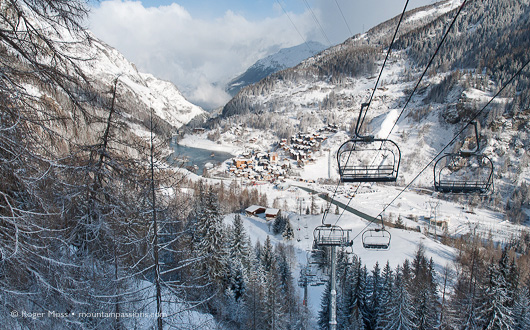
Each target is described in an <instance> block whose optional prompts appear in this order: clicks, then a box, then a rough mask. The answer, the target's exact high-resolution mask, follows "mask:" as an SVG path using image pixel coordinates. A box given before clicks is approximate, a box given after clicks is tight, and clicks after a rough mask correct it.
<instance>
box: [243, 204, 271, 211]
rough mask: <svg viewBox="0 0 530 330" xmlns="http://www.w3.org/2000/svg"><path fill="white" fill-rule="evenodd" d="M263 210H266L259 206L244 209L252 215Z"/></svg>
mask: <svg viewBox="0 0 530 330" xmlns="http://www.w3.org/2000/svg"><path fill="white" fill-rule="evenodd" d="M263 209H266V208H265V207H263V206H259V205H251V206H249V207H247V208H246V209H245V211H246V212H249V213H254V212H256V211H259V210H263Z"/></svg>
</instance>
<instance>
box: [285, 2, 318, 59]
mask: <svg viewBox="0 0 530 330" xmlns="http://www.w3.org/2000/svg"><path fill="white" fill-rule="evenodd" d="M276 2H277V3H278V4H279V5H280V7H281V8H282V10H283V12H284V13H285V16H287V18H288V19H289V21H290V22H291V24H292V25H293V27H294V29H295V30H296V32H297V33H298V35H299V36H300V38H302V40H303V41H304V44H305V45H306V47H307V49H309V51H310V52H311V53H313V49H311V47H310V46H309V44H308V43H307V41H306V40H305V38H304V36H303V35H302V34H301V33H300V30H298V28H297V27H296V24H294V22H293V20H292V19H291V16H289V14H288V13H287V11H286V10H285V8H284V7H283V6H282V4H281V3H280V0H276Z"/></svg>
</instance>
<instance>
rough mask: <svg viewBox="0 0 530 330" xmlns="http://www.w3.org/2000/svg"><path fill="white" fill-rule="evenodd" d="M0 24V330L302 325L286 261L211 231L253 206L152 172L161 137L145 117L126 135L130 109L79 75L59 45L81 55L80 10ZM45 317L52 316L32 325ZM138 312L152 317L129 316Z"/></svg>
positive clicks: (283, 251) (45, 4) (6, 7)
mask: <svg viewBox="0 0 530 330" xmlns="http://www.w3.org/2000/svg"><path fill="white" fill-rule="evenodd" d="M0 13H1V15H0V114H1V115H0V132H1V133H0V134H1V138H0V174H1V175H2V178H3V180H2V181H1V182H0V297H1V299H2V304H1V307H0V320H1V322H2V327H3V328H6V329H21V328H25V329H132V328H153V327H156V328H157V329H162V328H164V329H166V328H168V327H171V328H180V329H189V327H190V326H199V325H200V324H201V322H204V326H208V327H212V328H213V327H216V326H217V324H223V323H225V322H226V323H227V324H231V325H227V326H226V327H227V328H229V327H235V326H234V325H238V327H243V326H245V327H254V328H256V326H257V324H260V325H259V326H260V327H261V328H263V327H268V324H269V322H273V323H274V324H299V323H300V322H302V321H301V320H302V317H301V312H300V310H301V309H300V308H299V306H298V305H299V303H298V301H297V300H295V296H294V290H293V286H292V282H293V281H292V274H291V270H290V266H289V265H290V264H291V263H290V260H289V258H292V256H291V254H292V252H290V251H289V249H288V248H287V247H285V246H281V245H280V246H276V247H273V246H272V245H271V244H270V241H266V242H261V244H262V245H258V246H255V247H254V246H250V243H249V239H248V237H247V236H246V234H245V233H244V231H243V229H242V226H241V219H240V218H236V219H235V220H234V224H233V225H231V226H226V225H225V224H224V223H222V221H221V220H222V218H223V217H222V216H221V214H222V213H221V212H232V211H234V210H240V209H241V207H242V205H245V206H247V205H248V204H247V203H249V202H251V201H252V202H255V203H258V199H260V198H261V202H264V200H263V199H264V198H265V197H264V196H259V194H258V193H257V192H256V191H248V190H246V189H241V188H240V187H238V186H237V185H236V186H232V187H227V191H226V197H223V193H222V192H220V188H218V189H216V190H215V192H214V191H213V190H212V188H210V187H208V186H207V185H202V183H197V184H195V183H192V182H188V181H187V180H184V178H183V177H182V175H181V174H179V171H178V170H175V169H172V168H169V167H168V166H166V165H164V164H163V163H162V162H159V161H157V160H158V159H162V157H163V155H164V154H163V152H165V150H166V148H167V136H166V132H167V125H168V124H167V123H165V122H162V121H160V119H159V118H157V117H156V116H154V115H153V114H152V113H151V114H150V115H149V113H150V112H149V110H145V109H144V110H143V111H144V113H145V114H146V115H145V116H144V117H141V118H138V119H137V120H138V121H139V122H143V124H144V126H145V127H148V128H149V130H150V132H151V134H150V135H151V137H150V138H148V139H141V138H138V137H136V136H135V135H134V134H131V132H130V131H128V128H127V126H126V125H124V124H123V121H122V119H123V117H124V112H125V107H127V111H130V110H131V108H133V107H135V106H136V107H138V105H134V104H131V103H130V101H126V100H123V99H122V98H120V97H119V96H118V95H117V92H116V89H117V86H118V84H119V82H118V79H115V80H114V81H112V83H111V84H110V85H105V84H103V83H101V82H97V81H90V80H89V79H88V78H87V77H86V76H85V75H84V74H83V72H82V70H80V68H79V67H78V65H77V64H78V61H79V60H80V59H79V58H78V57H77V56H76V55H75V54H74V55H72V54H71V52H70V51H69V50H70V49H69V48H68V47H67V45H66V44H64V43H63V42H62V40H61V38H62V37H64V33H65V32H67V33H69V34H70V35H71V36H72V38H71V39H72V40H75V41H72V42H80V43H86V44H89V43H90V37H89V35H88V34H87V33H86V32H85V30H83V27H82V25H81V22H82V20H83V19H84V17H85V16H86V14H87V11H86V7H85V3H84V2H83V1H71V0H59V1H44V0H32V1H3V2H1V3H0ZM185 191H187V192H188V193H183V192H185ZM175 192H178V193H175ZM235 194H237V198H235V197H234V196H235ZM228 198H230V202H227V199H228ZM220 200H221V202H222V206H221V204H220ZM265 204H267V203H266V201H265ZM283 302H289V303H288V304H284V303H283ZM47 311H53V312H54V313H56V315H59V316H57V317H55V316H54V317H50V316H49V315H44V316H43V317H39V315H38V314H31V313H39V312H44V313H45V314H46V312H47ZM236 311H237V313H236ZM192 312H193V313H192ZM28 313H29V314H28ZM80 313H85V316H81V315H80ZM91 313H102V314H105V315H110V316H109V317H101V315H100V316H98V315H93V314H91ZM135 313H136V314H135ZM138 313H145V314H146V315H150V316H148V317H145V318H141V317H140V318H138V317H136V318H135V317H127V315H137V314H138ZM197 313H199V314H197ZM201 313H202V314H201ZM86 314H88V316H86ZM119 315H124V317H119ZM201 315H202V316H201ZM208 315H210V316H208ZM211 315H215V318H213V317H212V316H211ZM201 318H204V321H201ZM258 322H259V323H258Z"/></svg>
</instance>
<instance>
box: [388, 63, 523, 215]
mask: <svg viewBox="0 0 530 330" xmlns="http://www.w3.org/2000/svg"><path fill="white" fill-rule="evenodd" d="M528 64H530V59H529V60H527V61H526V63H525V64H524V65H523V66H522V67H521V68H520V69H519V70H518V71H517V72H516V73H515V74H514V75H513V76H512V77H511V78H510V79H509V80H508V81H506V83H504V85H503V86H502V88H501V89H499V90H498V91H497V93H495V95H493V97H492V98H491V99H490V100H489V101H488V103H486V105H484V107H482V109H480V110H479V111H478V112H477V113H475V115H473V117H472V118H471V120H470V121H469V122H468V123H467V124H466V125H465V126H464V127H463V128H462V129H460V130H459V131H458V132H457V133H456V134H455V136H454V137H453V138H452V139H451V141H449V143H447V144H446V145H445V147H443V149H442V150H440V152H438V153H437V154H436V156H434V158H433V159H432V160H431V161H430V162H429V163H428V164H427V165H425V167H424V168H423V169H422V170H421V171H420V172H419V173H418V174H417V175H416V176H415V177H414V178H413V179H412V180H411V181H410V182H409V183H408V184H407V185H406V186H405V187H404V188H403V189H402V190H401V191H400V192H399V193H398V194H397V195H396V197H394V199H393V200H392V201H390V203H388V204H387V205H386V206H385V207H384V208H383V210H382V211H381V212H380V213H379V214H378V216H379V215H381V214H383V212H385V211H386V209H387V208H388V207H389V206H390V205H392V204H393V203H394V202H395V201H396V200H397V199H398V198H399V196H401V194H403V193H404V192H405V190H407V189H408V188H409V187H410V185H411V184H412V183H413V182H414V181H416V179H417V178H418V177H419V176H420V175H421V174H422V173H423V172H424V171H425V170H426V169H427V168H428V167H429V166H430V165H431V164H432V163H433V162H434V161H435V160H436V159H437V158H438V157H439V156H440V155H441V154H442V153H443V152H444V151H445V149H447V147H449V146H450V145H452V144H453V143H454V142H455V141H456V139H457V138H458V136H459V135H460V134H462V133H463V132H464V131H465V130H466V129H467V128H468V127H469V126H470V125H471V124H472V122H474V121H475V120H476V119H477V118H478V117H479V116H480V115H481V114H482V113H483V112H484V110H485V109H486V108H487V107H488V106H489V105H490V104H491V103H492V102H493V100H495V98H496V97H497V96H499V94H501V93H502V92H503V91H504V90H505V89H506V87H508V85H510V84H511V83H512V81H513V80H514V79H515V78H516V77H517V76H518V75H519V74H521V72H522V71H523V70H524V69H525V68H526V67H527V66H528Z"/></svg>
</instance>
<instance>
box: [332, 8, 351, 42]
mask: <svg viewBox="0 0 530 330" xmlns="http://www.w3.org/2000/svg"><path fill="white" fill-rule="evenodd" d="M335 3H336V4H337V8H339V12H340V15H341V16H342V19H343V20H344V23H346V27H347V28H348V31H349V32H350V36H353V32H351V29H350V26H349V25H348V21H347V20H346V17H344V13H343V12H342V9H341V8H340V6H339V3H338V2H337V0H335Z"/></svg>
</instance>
